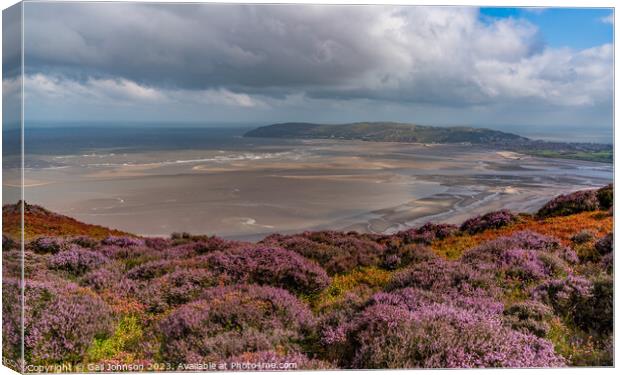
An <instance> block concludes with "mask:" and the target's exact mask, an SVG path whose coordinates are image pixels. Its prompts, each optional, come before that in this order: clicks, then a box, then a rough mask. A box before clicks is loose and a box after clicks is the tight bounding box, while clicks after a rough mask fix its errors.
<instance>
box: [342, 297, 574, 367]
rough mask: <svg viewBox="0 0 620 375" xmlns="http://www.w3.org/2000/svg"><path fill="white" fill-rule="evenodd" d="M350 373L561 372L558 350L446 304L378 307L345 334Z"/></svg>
mask: <svg viewBox="0 0 620 375" xmlns="http://www.w3.org/2000/svg"><path fill="white" fill-rule="evenodd" d="M345 336H346V342H344V343H339V344H338V345H340V346H343V345H344V346H346V347H348V348H349V350H348V351H347V350H343V349H339V350H340V352H341V353H348V356H344V357H342V358H341V359H340V360H341V363H340V365H341V366H344V367H351V368H468V367H557V366H562V365H564V360H563V358H561V357H559V356H558V355H556V354H555V353H554V351H553V345H552V344H551V343H550V342H548V341H546V340H543V339H540V338H538V337H536V336H533V335H529V334H525V333H522V332H518V331H514V330H512V329H509V328H507V327H505V326H504V325H503V323H502V321H501V319H500V318H499V317H496V318H495V317H489V316H488V315H486V314H479V313H477V312H475V311H472V310H466V309H465V310H463V309H459V308H456V307H453V306H449V305H445V304H428V305H421V306H419V307H418V308H417V309H416V310H414V311H410V310H408V309H405V308H402V307H398V306H394V305H384V304H377V305H372V306H369V307H368V308H366V309H365V310H364V311H363V312H362V313H361V314H360V315H359V316H358V317H356V318H355V319H354V320H353V321H352V322H351V323H350V324H348V325H347V329H346V334H345Z"/></svg>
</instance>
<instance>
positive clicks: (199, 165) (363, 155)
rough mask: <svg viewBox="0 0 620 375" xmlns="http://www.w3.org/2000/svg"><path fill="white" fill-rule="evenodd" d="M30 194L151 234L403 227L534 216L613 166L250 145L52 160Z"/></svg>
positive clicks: (449, 149) (387, 148) (73, 212)
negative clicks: (488, 215) (501, 214)
mask: <svg viewBox="0 0 620 375" xmlns="http://www.w3.org/2000/svg"><path fill="white" fill-rule="evenodd" d="M41 158H42V159H43V161H45V162H49V163H53V164H54V167H51V168H30V169H28V170H26V173H25V175H26V176H25V177H26V179H27V180H28V181H36V184H29V186H27V187H26V200H27V201H28V202H31V203H37V204H41V205H43V206H45V207H47V208H49V209H51V210H54V211H57V212H60V213H63V214H66V215H69V216H72V217H75V218H77V219H78V220H82V221H85V222H88V223H94V224H99V225H105V226H109V227H114V228H118V229H122V230H125V231H130V232H134V233H138V234H143V235H162V236H163V235H169V234H170V233H172V232H177V231H188V232H191V233H208V234H217V235H220V236H224V237H229V238H242V239H250V240H255V239H259V238H261V237H263V236H264V235H266V234H269V233H273V232H280V233H292V232H299V231H303V230H313V229H327V228H329V229H346V230H357V231H365V232H376V233H392V232H395V231H398V230H401V229H404V228H407V227H411V226H416V225H420V224H423V223H424V222H426V221H435V222H451V223H459V222H461V221H463V220H464V219H466V218H468V217H470V216H472V215H475V214H478V213H483V212H487V211H490V210H496V209H501V208H509V209H511V210H514V211H520V212H533V211H535V210H536V209H538V208H539V207H540V206H541V205H542V204H543V203H544V202H545V201H547V200H548V199H550V198H551V197H553V196H555V195H557V194H560V193H565V192H568V191H573V190H577V189H583V188H587V187H595V186H601V185H604V184H606V183H609V182H611V180H612V166H611V165H606V164H599V163H589V162H580V161H571V160H554V159H543V158H534V157H529V156H524V155H519V154H515V153H502V152H496V151H492V150H485V149H482V148H479V147H472V146H465V145H432V146H430V145H420V144H402V143H400V144H395V143H370V142H358V141H319V140H317V141H298V142H294V143H291V142H287V144H283V145H279V144H278V143H277V142H275V141H274V144H271V145H261V146H256V147H255V148H253V149H251V150H247V149H245V150H219V149H217V148H211V149H207V150H185V151H149V152H142V153H129V154H118V153H109V152H108V151H106V150H96V151H94V152H93V153H92V154H85V155H62V156H42V157H41Z"/></svg>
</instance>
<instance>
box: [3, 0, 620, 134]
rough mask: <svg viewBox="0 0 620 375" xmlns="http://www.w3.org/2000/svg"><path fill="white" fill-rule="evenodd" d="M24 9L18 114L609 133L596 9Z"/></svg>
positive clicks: (607, 66) (606, 14) (604, 55)
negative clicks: (22, 106) (22, 105)
mask: <svg viewBox="0 0 620 375" xmlns="http://www.w3.org/2000/svg"><path fill="white" fill-rule="evenodd" d="M24 14H25V18H24V22H25V26H24V29H25V48H26V50H25V65H26V80H25V89H26V119H27V120H30V121H34V120H37V121H80V120H82V121H83V120H86V121H183V122H202V123H209V124H218V123H254V124H257V123H258V124H263V123H270V122H281V121H315V122H348V121H360V120H392V121H406V122H416V123H423V124H442V125H443V124H459V125H461V124H469V125H481V126H488V125H493V126H494V127H501V126H507V125H536V126H543V125H544V126H548V127H561V126H569V125H571V126H588V127H597V128H609V129H611V127H612V94H613V45H612V38H613V13H612V10H608V9H581V10H575V9H572V10H571V9H514V8H494V9H479V8H462V7H404V6H400V7H399V6H391V7H386V6H310V5H307V6H301V5H197V4H135V3H134V4H128V3H94V4H93V3H82V4H79V3H73V4H71V3H26V5H25V13H24ZM3 84H4V86H5V88H6V89H10V87H11V81H10V78H9V79H6V80H5V81H4V82H3Z"/></svg>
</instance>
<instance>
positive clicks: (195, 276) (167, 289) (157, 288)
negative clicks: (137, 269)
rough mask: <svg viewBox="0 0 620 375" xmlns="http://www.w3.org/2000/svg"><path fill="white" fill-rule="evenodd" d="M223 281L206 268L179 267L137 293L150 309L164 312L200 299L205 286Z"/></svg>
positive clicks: (149, 283) (152, 281)
mask: <svg viewBox="0 0 620 375" xmlns="http://www.w3.org/2000/svg"><path fill="white" fill-rule="evenodd" d="M220 282H222V279H221V278H217V277H215V276H214V275H213V273H211V272H210V271H208V270H205V269H191V268H190V269H178V270H176V271H174V272H172V273H169V274H166V275H164V276H162V277H159V278H157V279H154V280H149V282H148V284H146V285H145V287H144V288H143V289H142V290H141V291H140V292H138V293H137V297H138V299H139V300H140V301H142V302H143V303H144V304H145V305H146V307H147V309H148V310H149V311H153V312H162V311H165V310H167V309H168V308H170V307H173V306H178V305H181V304H184V303H187V302H191V301H194V300H196V299H199V298H200V296H201V295H202V293H203V291H204V290H205V288H208V287H212V286H215V285H217V284H218V283H220Z"/></svg>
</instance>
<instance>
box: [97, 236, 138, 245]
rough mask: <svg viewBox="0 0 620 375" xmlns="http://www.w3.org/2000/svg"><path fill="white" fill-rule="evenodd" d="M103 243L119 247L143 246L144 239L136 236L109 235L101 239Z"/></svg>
mask: <svg viewBox="0 0 620 375" xmlns="http://www.w3.org/2000/svg"><path fill="white" fill-rule="evenodd" d="M101 244H103V245H113V246H119V247H133V246H143V245H144V240H141V239H139V238H135V237H120V236H109V237H107V238H104V239H103V240H102V241H101Z"/></svg>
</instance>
